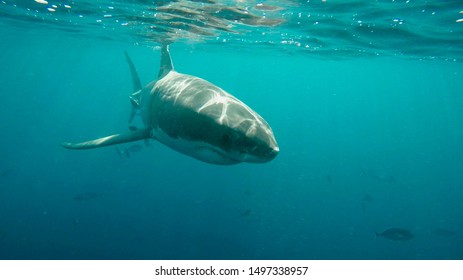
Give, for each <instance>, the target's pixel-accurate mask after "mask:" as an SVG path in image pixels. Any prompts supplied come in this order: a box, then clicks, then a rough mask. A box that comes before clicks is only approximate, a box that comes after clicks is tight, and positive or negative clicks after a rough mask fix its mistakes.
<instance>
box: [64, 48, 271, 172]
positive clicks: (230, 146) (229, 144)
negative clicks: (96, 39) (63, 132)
mask: <svg viewBox="0 0 463 280" xmlns="http://www.w3.org/2000/svg"><path fill="white" fill-rule="evenodd" d="M126 58H127V61H128V63H129V66H130V69H131V72H132V80H133V84H134V93H133V94H132V95H131V96H130V100H131V103H132V106H133V111H132V115H131V117H130V122H131V121H132V120H133V118H134V116H135V115H137V113H138V114H139V115H140V116H141V117H142V120H143V123H144V126H145V127H144V128H143V129H139V130H133V131H129V132H127V133H124V134H117V135H112V136H108V137H104V138H100V139H96V140H91V141H86V142H81V143H63V144H62V145H63V146H64V147H65V148H69V149H91V148H98V147H103V146H109V145H114V144H119V143H125V142H131V141H137V140H143V139H150V138H151V139H155V140H157V141H159V142H161V143H163V144H165V145H167V146H169V147H170V148H172V149H174V150H176V151H179V152H181V153H183V154H186V155H188V156H191V157H193V158H196V159H199V160H201V161H204V162H208V163H213V164H222V165H228V164H236V163H240V162H254V163H262V162H268V161H270V160H272V159H273V158H275V157H276V155H277V154H278V151H279V148H278V145H277V143H276V141H275V137H274V136H273V132H272V129H271V128H270V126H269V125H268V124H267V122H266V121H265V120H264V119H263V118H262V117H261V116H260V115H259V114H257V113H256V112H255V111H253V110H252V109H251V108H249V107H248V106H247V105H246V104H244V103H243V102H241V101H240V100H238V99H237V98H235V97H234V96H232V95H230V94H229V93H227V92H225V91H224V90H222V89H221V88H219V87H217V86H215V85H213V84H212V83H210V82H208V81H206V80H203V79H201V78H198V77H195V76H191V75H186V74H181V73H178V72H176V71H175V70H174V68H173V65H172V61H171V57H170V53H169V48H168V46H167V45H166V46H163V47H162V50H161V69H160V71H159V77H158V79H157V80H155V81H152V82H151V83H149V84H148V85H146V86H145V87H143V88H142V86H141V83H140V80H139V78H138V75H137V72H136V70H135V67H134V65H133V63H132V61H131V60H130V58H129V56H128V55H127V56H126Z"/></svg>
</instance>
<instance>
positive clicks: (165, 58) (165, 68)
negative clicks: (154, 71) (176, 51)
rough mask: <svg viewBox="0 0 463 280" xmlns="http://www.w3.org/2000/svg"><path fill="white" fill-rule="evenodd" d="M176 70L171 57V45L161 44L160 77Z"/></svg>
mask: <svg viewBox="0 0 463 280" xmlns="http://www.w3.org/2000/svg"><path fill="white" fill-rule="evenodd" d="M172 70H174V65H173V64H172V59H171V58H170V52H169V45H168V44H162V46H161V67H160V69H159V74H158V79H162V78H164V76H166V75H167V74H168V73H169V72H170V71H172Z"/></svg>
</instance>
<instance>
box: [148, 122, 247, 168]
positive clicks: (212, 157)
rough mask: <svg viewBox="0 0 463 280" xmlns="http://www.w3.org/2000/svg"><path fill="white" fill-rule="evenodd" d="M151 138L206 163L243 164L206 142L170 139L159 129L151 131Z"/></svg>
mask: <svg viewBox="0 0 463 280" xmlns="http://www.w3.org/2000/svg"><path fill="white" fill-rule="evenodd" d="M151 137H152V138H154V139H156V140H157V141H159V142H161V143H162V144H164V145H166V146H168V147H170V148H171V149H173V150H176V151H178V152H180V153H182V154H185V155H188V156H190V157H193V158H196V159H198V160H201V161H204V162H207V163H214V164H222V165H230V164H237V163H241V162H243V160H240V159H238V160H237V159H236V156H235V157H233V158H232V157H230V156H229V155H227V154H226V152H225V151H222V150H220V149H219V148H217V147H214V146H212V145H210V144H208V143H206V142H201V141H186V140H185V139H182V138H172V137H170V136H169V135H167V134H166V133H164V131H162V130H161V129H159V128H158V129H155V128H153V129H152V130H151Z"/></svg>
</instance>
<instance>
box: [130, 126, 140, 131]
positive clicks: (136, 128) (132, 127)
mask: <svg viewBox="0 0 463 280" xmlns="http://www.w3.org/2000/svg"><path fill="white" fill-rule="evenodd" d="M129 130H130V131H137V130H138V127H136V126H134V125H131V126H129Z"/></svg>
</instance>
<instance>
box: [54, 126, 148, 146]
mask: <svg viewBox="0 0 463 280" xmlns="http://www.w3.org/2000/svg"><path fill="white" fill-rule="evenodd" d="M149 137H150V130H149V129H140V130H135V131H130V132H127V133H122V134H115V135H111V136H106V137H103V138H99V139H95V140H90V141H85V142H80V143H69V142H64V143H62V144H61V145H62V146H63V147H64V148H66V149H73V150H83V149H94V148H100V147H105V146H111V145H115V144H121V143H127V142H133V141H138V140H143V139H146V138H149Z"/></svg>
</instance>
